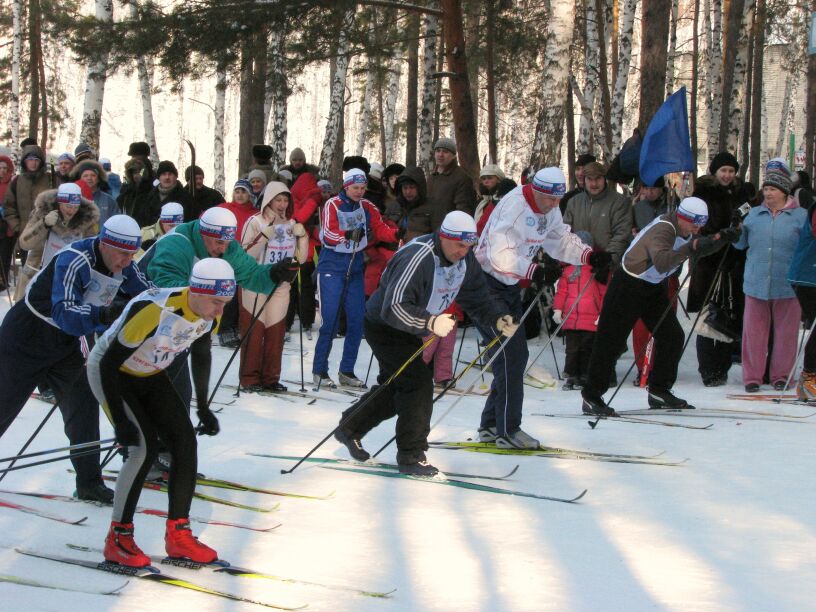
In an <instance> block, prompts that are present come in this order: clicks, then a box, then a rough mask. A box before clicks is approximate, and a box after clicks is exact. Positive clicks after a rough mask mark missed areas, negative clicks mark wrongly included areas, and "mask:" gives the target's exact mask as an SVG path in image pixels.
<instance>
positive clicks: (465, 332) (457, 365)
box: [453, 327, 468, 378]
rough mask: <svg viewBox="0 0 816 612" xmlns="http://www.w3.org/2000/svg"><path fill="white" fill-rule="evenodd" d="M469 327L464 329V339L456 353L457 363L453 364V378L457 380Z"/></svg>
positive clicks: (460, 341) (461, 340)
mask: <svg viewBox="0 0 816 612" xmlns="http://www.w3.org/2000/svg"><path fill="white" fill-rule="evenodd" d="M467 330H468V328H467V327H463V328H462V338H461V339H460V340H459V351H458V352H457V353H456V361H454V362H453V378H456V370H457V369H458V368H459V358H460V357H461V356H462V346H463V345H464V344H465V334H467Z"/></svg>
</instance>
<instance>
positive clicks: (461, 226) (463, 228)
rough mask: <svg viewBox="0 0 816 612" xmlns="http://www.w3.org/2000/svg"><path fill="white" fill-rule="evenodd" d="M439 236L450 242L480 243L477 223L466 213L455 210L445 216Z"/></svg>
mask: <svg viewBox="0 0 816 612" xmlns="http://www.w3.org/2000/svg"><path fill="white" fill-rule="evenodd" d="M439 236H440V237H441V238H447V239H448V240H456V241H458V242H466V243H467V244H476V243H477V242H479V235H478V234H477V233H476V221H474V220H473V217H471V216H470V215H469V214H467V213H466V212H462V211H461V210H453V211H451V212H449V213H448V214H447V215H445V218H444V219H443V220H442V226H441V227H440V228H439Z"/></svg>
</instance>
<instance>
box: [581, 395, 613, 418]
mask: <svg viewBox="0 0 816 612" xmlns="http://www.w3.org/2000/svg"><path fill="white" fill-rule="evenodd" d="M583 398H584V403H583V405H582V406H581V410H582V411H583V413H584V414H589V415H592V416H602V417H616V416H618V413H617V412H615V410H614V409H612V408H610V407H609V406H607V404H606V402H605V401H603V398H601V397H598V396H597V395H588V394H587V395H583Z"/></svg>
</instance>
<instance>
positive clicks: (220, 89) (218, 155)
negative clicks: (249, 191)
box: [213, 62, 227, 193]
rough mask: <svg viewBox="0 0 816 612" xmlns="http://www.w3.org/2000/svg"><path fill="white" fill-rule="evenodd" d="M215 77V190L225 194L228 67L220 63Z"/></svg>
mask: <svg viewBox="0 0 816 612" xmlns="http://www.w3.org/2000/svg"><path fill="white" fill-rule="evenodd" d="M215 74H216V77H215V126H214V127H213V173H214V177H213V189H217V190H218V191H220V192H221V193H224V181H225V172H224V119H225V116H226V109H227V65H226V63H223V62H221V63H219V64H218V68H217V69H216V73H215Z"/></svg>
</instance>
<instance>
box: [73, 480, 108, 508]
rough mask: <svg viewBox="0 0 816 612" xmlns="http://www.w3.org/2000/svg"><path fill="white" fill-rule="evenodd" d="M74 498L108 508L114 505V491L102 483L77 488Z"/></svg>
mask: <svg viewBox="0 0 816 612" xmlns="http://www.w3.org/2000/svg"><path fill="white" fill-rule="evenodd" d="M74 497H76V498H77V499H81V500H82V501H89V502H96V503H98V504H104V505H106V506H110V505H111V504H112V503H113V491H112V490H111V489H109V488H108V487H106V486H105V484H104V483H101V482H100V483H99V484H96V485H93V486H90V487H77V490H76V492H75V493H74Z"/></svg>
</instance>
